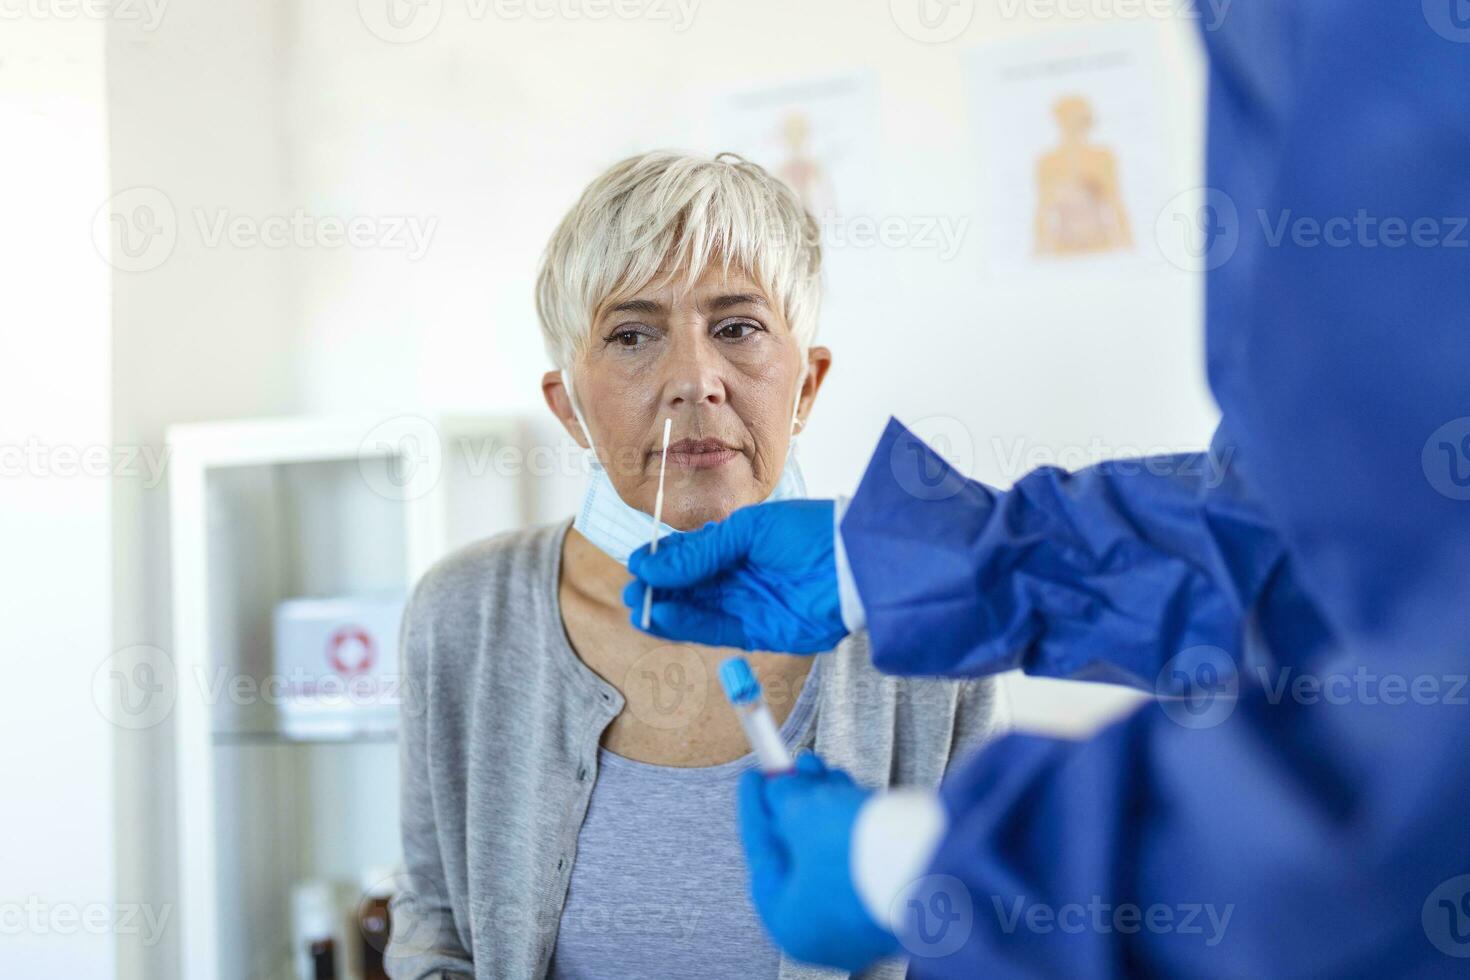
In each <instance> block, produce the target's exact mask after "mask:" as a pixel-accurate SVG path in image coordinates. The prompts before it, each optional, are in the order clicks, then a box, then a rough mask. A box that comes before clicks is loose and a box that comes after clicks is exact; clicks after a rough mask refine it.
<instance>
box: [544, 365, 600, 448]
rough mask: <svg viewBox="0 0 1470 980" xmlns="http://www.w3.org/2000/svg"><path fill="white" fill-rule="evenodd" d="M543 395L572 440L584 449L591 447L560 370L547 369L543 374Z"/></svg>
mask: <svg viewBox="0 0 1470 980" xmlns="http://www.w3.org/2000/svg"><path fill="white" fill-rule="evenodd" d="M541 397H543V398H545V399H546V407H547V408H549V409H551V414H552V415H555V416H556V417H557V419H558V420H559V421H560V422H561V425H562V428H564V429H566V430H567V435H569V436H571V437H572V441H573V442H575V443H576V444H577V445H579V446H581V447H582V448H583V449H591V448H592V447H591V446H589V445H588V444H587V434H586V433H584V432H583V431H582V424H581V423H580V422H578V421H577V413H576V412H574V411H572V395H571V392H569V391H567V386H566V384H565V383H563V382H562V380H561V372H560V371H547V372H546V373H545V374H543V375H541Z"/></svg>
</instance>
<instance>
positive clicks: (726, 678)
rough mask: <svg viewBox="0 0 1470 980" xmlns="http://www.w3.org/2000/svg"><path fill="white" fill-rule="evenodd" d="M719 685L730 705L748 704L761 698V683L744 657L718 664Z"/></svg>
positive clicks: (732, 658)
mask: <svg viewBox="0 0 1470 980" xmlns="http://www.w3.org/2000/svg"><path fill="white" fill-rule="evenodd" d="M720 684H721V686H723V687H724V688H725V697H727V698H729V699H730V703H731V704H749V703H750V702H752V701H754V700H756V699H757V698H759V697H760V696H761V682H760V681H758V680H756V679H755V671H753V670H751V669H750V661H748V660H746V659H745V658H744V657H731V658H730V659H728V660H726V661H725V662H724V663H722V664H720Z"/></svg>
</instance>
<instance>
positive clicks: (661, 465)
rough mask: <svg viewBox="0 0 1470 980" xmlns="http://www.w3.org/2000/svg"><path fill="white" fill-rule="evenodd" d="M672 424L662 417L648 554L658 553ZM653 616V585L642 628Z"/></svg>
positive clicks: (645, 602)
mask: <svg viewBox="0 0 1470 980" xmlns="http://www.w3.org/2000/svg"><path fill="white" fill-rule="evenodd" d="M673 426H674V420H673V419H664V451H663V452H662V453H661V454H660V455H659V457H658V493H657V494H655V495H654V498H653V542H652V543H651V544H649V546H648V553H649V554H650V555H656V554H658V526H659V525H660V524H661V523H663V519H664V470H665V469H666V468H667V467H668V465H669V430H670V429H672V428H673ZM652 616H653V586H651V585H650V586H649V587H648V589H647V590H646V591H645V592H644V593H643V628H644V629H645V630H646V629H648V623H649V620H650V618H651V617H652Z"/></svg>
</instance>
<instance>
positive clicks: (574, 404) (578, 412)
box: [560, 368, 801, 466]
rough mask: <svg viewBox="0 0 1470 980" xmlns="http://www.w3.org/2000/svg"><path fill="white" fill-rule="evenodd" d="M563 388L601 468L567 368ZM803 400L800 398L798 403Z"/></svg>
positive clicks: (562, 377) (562, 383)
mask: <svg viewBox="0 0 1470 980" xmlns="http://www.w3.org/2000/svg"><path fill="white" fill-rule="evenodd" d="M560 374H561V386H562V387H563V388H565V389H566V390H567V401H569V402H571V403H572V414H573V415H575V416H576V417H577V424H578V425H579V426H581V427H582V436H583V438H585V439H586V440H587V449H588V450H589V451H590V452H591V453H592V465H593V466H601V465H602V464H601V462H600V461H599V460H598V458H597V446H596V445H594V444H593V442H592V430H591V429H589V428H587V420H586V419H584V418H582V410H581V409H580V408H578V407H577V393H576V392H575V391H573V390H572V376H571V374H570V373H569V372H568V371H567V369H566V368H561V369H560ZM800 401H801V399H800V398H799V397H798V398H797V402H798V403H800Z"/></svg>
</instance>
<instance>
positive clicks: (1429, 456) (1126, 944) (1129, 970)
mask: <svg viewBox="0 0 1470 980" xmlns="http://www.w3.org/2000/svg"><path fill="white" fill-rule="evenodd" d="M1421 6H1422V9H1421ZM1440 8H1444V9H1440ZM1457 28H1458V31H1459V33H1458V34H1457V33H1456V31H1457ZM1457 38H1458V40H1457ZM1466 40H1470V4H1465V3H1462V2H1461V0H1426V2H1425V3H1423V4H1422V5H1421V4H1420V3H1417V2H1409V3H1398V2H1388V0H1299V2H1295V3H1289V2H1285V0H1277V2H1265V0H1256V2H1254V3H1248V2H1247V0H1241V2H1239V3H1236V4H1235V5H1233V6H1232V8H1231V9H1230V11H1229V13H1228V15H1227V17H1226V18H1225V21H1224V24H1223V27H1222V28H1221V29H1220V30H1218V31H1216V32H1212V33H1207V34H1206V36H1205V41H1206V44H1207V46H1208V49H1209V53H1210V57H1211V79H1210V104H1209V113H1210V118H1209V132H1210V135H1209V177H1208V182H1209V185H1210V186H1211V187H1212V188H1214V189H1216V190H1217V191H1219V192H1222V193H1223V194H1224V195H1225V198H1223V199H1222V198H1219V197H1218V196H1216V197H1215V200H1217V201H1218V200H1228V201H1229V202H1231V203H1232V204H1233V207H1234V211H1235V213H1234V215H1233V216H1232V215H1231V214H1229V213H1228V208H1226V209H1223V210H1222V211H1216V212H1215V213H1214V214H1213V215H1211V216H1210V218H1211V224H1212V225H1213V226H1214V228H1215V230H1216V232H1217V234H1216V236H1215V237H1214V239H1213V246H1212V247H1216V248H1222V247H1223V248H1229V247H1232V240H1233V241H1234V244H1233V248H1234V252H1233V254H1232V255H1230V257H1229V258H1228V260H1226V261H1224V262H1223V264H1220V265H1218V267H1217V268H1215V269H1214V270H1213V271H1212V272H1211V273H1210V276H1209V282H1208V297H1207V306H1208V309H1207V331H1208V356H1209V378H1210V384H1211V386H1212V388H1213V390H1214V393H1215V395H1216V397H1217V399H1218V401H1219V403H1220V405H1221V407H1222V410H1223V413H1224V418H1225V420H1226V421H1225V423H1224V425H1223V426H1222V429H1221V432H1220V433H1219V434H1218V435H1217V438H1216V443H1215V450H1214V454H1215V464H1214V465H1207V461H1205V460H1203V459H1191V458H1189V457H1176V458H1171V459H1159V460H1154V461H1152V464H1153V465H1150V466H1148V467H1143V466H1140V465H1139V464H1137V463H1133V464H1120V463H1113V464H1107V465H1102V466H1098V467H1096V468H1093V469H1090V470H1086V471H1083V472H1080V473H1077V474H1074V475H1068V474H1065V473H1061V472H1058V471H1051V470H1042V471H1039V472H1036V473H1033V474H1031V475H1029V476H1027V477H1026V478H1024V479H1022V480H1021V481H1020V482H1018V483H1017V484H1016V485H1015V486H1014V488H1012V489H1011V490H1009V491H1007V492H1003V493H1002V492H997V491H995V490H991V489H988V488H986V487H983V486H981V485H979V484H976V483H973V482H967V481H963V480H962V479H961V478H959V477H958V476H957V475H955V474H953V473H951V472H948V471H947V470H946V468H945V466H944V464H943V462H942V461H941V460H940V459H939V458H938V457H937V456H935V455H934V454H933V453H931V452H930V451H929V450H928V449H927V448H926V447H924V446H923V444H922V443H920V442H918V441H917V440H914V439H913V438H912V436H910V435H909V434H908V433H907V432H906V431H905V430H904V429H903V428H902V427H901V426H898V425H896V424H894V425H891V426H890V427H889V430H888V432H887V433H886V434H885V436H884V438H883V442H882V443H881V444H880V446H879V448H878V451H877V452H876V453H875V455H874V458H873V463H872V464H871V465H870V467H869V469H868V471H867V474H866V476H865V477H864V480H863V482H862V485H861V487H860V489H859V491H858V493H857V494H856V496H855V497H854V499H853V501H852V502H851V504H850V506H849V509H848V511H847V514H846V517H845V519H844V521H843V525H842V533H843V540H844V542H845V544H846V547H847V551H848V558H849V561H850V562H851V565H852V570H853V574H854V577H855V579H856V581H857V585H858V589H859V592H860V593H861V595H862V598H863V603H864V606H865V608H866V610H867V616H868V623H869V629H870V632H871V636H872V641H873V651H874V660H875V662H876V663H877V664H878V665H879V666H880V667H881V668H883V669H885V670H888V671H891V672H894V673H906V674H907V673H932V674H940V673H942V674H950V675H953V674H969V675H978V674H986V673H991V672H994V671H999V670H1004V669H1008V668H1011V667H1015V666H1021V667H1023V668H1025V669H1026V670H1027V671H1029V672H1031V673H1035V674H1043V675H1052V676H1073V677H1078V676H1080V677H1089V678H1094V679H1101V680H1112V681H1124V682H1130V683H1135V684H1137V685H1139V686H1142V687H1146V688H1150V689H1151V688H1153V687H1154V685H1155V683H1156V680H1157V679H1158V678H1159V677H1160V674H1161V671H1162V672H1163V676H1164V678H1165V686H1166V687H1169V686H1171V682H1170V681H1169V678H1171V677H1182V678H1183V679H1184V680H1183V682H1182V686H1183V688H1184V690H1183V691H1182V692H1181V693H1194V694H1198V693H1199V692H1198V691H1197V690H1196V691H1193V692H1191V691H1190V690H1189V688H1190V685H1191V684H1192V683H1194V682H1195V681H1197V680H1198V678H1197V677H1195V676H1194V675H1192V674H1191V673H1190V670H1191V669H1192V666H1193V665H1194V664H1196V663H1197V661H1196V660H1190V659H1187V657H1188V651H1192V650H1198V649H1200V648H1218V649H1219V650H1220V651H1222V652H1223V654H1224V656H1225V657H1226V658H1227V660H1226V665H1225V668H1224V669H1225V670H1227V671H1228V670H1229V669H1231V666H1232V665H1233V667H1234V669H1235V670H1236V671H1237V677H1236V679H1235V680H1236V683H1238V685H1239V689H1240V697H1239V699H1238V701H1236V702H1235V703H1234V707H1233V710H1231V711H1230V713H1229V715H1228V717H1225V718H1224V719H1223V720H1220V721H1219V722H1218V723H1215V724H1211V725H1207V726H1203V727H1188V726H1187V725H1184V724H1179V723H1176V720H1175V719H1176V718H1179V717H1182V716H1180V715H1179V714H1178V713H1177V710H1176V711H1173V712H1171V711H1170V710H1168V709H1166V708H1165V707H1161V706H1157V705H1151V706H1150V707H1148V708H1147V709H1145V710H1143V711H1141V712H1139V713H1138V714H1136V715H1134V716H1132V717H1130V718H1129V719H1127V720H1126V721H1124V722H1122V723H1120V724H1118V725H1116V726H1114V727H1112V728H1110V729H1109V730H1107V731H1105V732H1104V733H1102V734H1101V735H1100V736H1098V737H1096V738H1094V739H1092V740H1090V741H1087V742H1085V743H1080V744H1077V743H1068V742H1061V741H1054V740H1050V739H1046V738H1038V737H1024V736H1012V737H1010V738H1007V739H1005V740H1003V741H1002V742H1000V743H998V744H997V745H995V746H994V747H992V748H991V749H990V750H988V751H986V752H984V753H982V754H981V755H980V756H978V757H977V758H975V759H974V760H973V761H971V762H970V763H968V764H967V765H966V766H965V767H964V768H963V769H962V770H961V771H959V772H958V773H956V774H955V775H953V776H951V778H950V779H949V780H948V782H947V784H946V786H945V788H944V801H945V806H946V808H947V810H948V812H949V814H950V818H951V826H950V828H949V831H948V833H947V835H946V837H945V839H944V841H943V843H942V844H941V846H940V848H939V850H938V852H937V854H936V856H935V858H934V860H933V864H932V867H931V873H932V874H934V875H948V876H953V877H954V878H956V879H958V880H959V881H960V882H962V883H963V884H964V885H965V886H966V889H967V891H968V893H969V896H970V897H971V899H972V903H973V904H972V908H971V909H970V913H969V914H970V920H969V921H968V923H966V922H963V921H959V920H957V919H955V917H956V916H958V915H960V914H961V912H960V911H959V910H957V909H956V908H955V906H954V905H953V903H952V902H948V901H947V903H946V904H944V905H936V906H935V907H934V909H933V910H932V911H933V913H934V915H935V916H936V917H938V918H935V919H934V920H933V921H939V918H944V917H948V918H949V919H951V920H954V921H955V924H956V926H957V927H959V928H961V929H962V930H963V935H964V936H965V939H964V942H963V944H962V945H961V946H960V947H959V948H958V949H957V950H954V951H953V952H949V953H948V955H945V956H934V955H929V956H916V957H915V959H914V961H913V967H912V971H913V973H914V974H915V975H917V976H919V977H924V978H939V977H945V978H949V977H953V978H966V980H969V978H973V977H987V978H995V980H999V978H1004V977H1042V976H1046V977H1067V978H1092V977H1097V978H1105V977H1107V978H1111V977H1150V976H1157V977H1179V976H1193V977H1200V976H1204V977H1210V976H1218V977H1308V976H1311V977H1363V978H1375V980H1376V978H1384V977H1416V978H1418V977H1449V976H1457V977H1463V976H1466V975H1470V959H1464V958H1459V956H1461V955H1470V896H1467V895H1465V894H1464V892H1462V891H1461V890H1460V889H1459V888H1458V886H1453V885H1452V886H1450V887H1449V889H1448V891H1447V890H1446V889H1445V888H1444V887H1442V885H1443V883H1445V882H1446V881H1447V880H1449V879H1453V878H1455V877H1456V876H1459V875H1467V874H1470V706H1467V704H1466V698H1467V696H1470V690H1467V689H1466V688H1465V686H1464V683H1463V679H1464V677H1465V675H1466V674H1467V673H1470V499H1467V498H1470V248H1467V247H1466V246H1467V245H1470V232H1467V231H1466V228H1465V218H1466V216H1470V109H1467V99H1470V43H1461V42H1462V41H1466ZM1360 216H1361V217H1360ZM1283 217H1284V219H1285V221H1286V222H1287V224H1286V225H1285V226H1284V227H1285V228H1286V232H1285V234H1284V235H1279V234H1278V232H1279V230H1280V229H1281V228H1282V227H1283V225H1282V221H1283ZM1391 218H1392V219H1401V220H1403V221H1404V222H1405V224H1406V226H1409V227H1410V228H1412V226H1413V225H1414V223H1415V222H1416V221H1420V222H1425V221H1427V222H1431V223H1432V228H1431V226H1430V225H1426V224H1422V223H1421V225H1420V226H1419V227H1420V229H1421V231H1422V232H1423V233H1422V234H1419V235H1418V236H1417V239H1416V240H1408V239H1409V236H1406V235H1403V234H1401V233H1400V232H1399V230H1398V226H1397V224H1396V223H1395V224H1392V225H1390V224H1388V223H1386V222H1387V221H1388V219H1391ZM1299 219H1310V220H1309V222H1308V223H1306V224H1301V223H1299ZM1332 219H1347V220H1348V221H1349V222H1353V227H1352V229H1351V230H1350V231H1349V232H1348V240H1347V241H1346V244H1332V243H1326V242H1324V241H1323V240H1321V239H1318V240H1317V241H1316V243H1315V244H1313V243H1312V241H1313V236H1312V235H1311V234H1310V231H1311V228H1312V227H1313V225H1312V223H1311V222H1315V223H1316V225H1317V226H1318V227H1322V228H1324V229H1325V228H1326V223H1327V222H1329V221H1330V220H1332ZM1370 221H1371V222H1373V224H1370V223H1369V222H1370ZM1335 227H1336V228H1337V229H1338V232H1336V233H1334V240H1335V242H1342V241H1343V236H1342V234H1341V232H1340V229H1341V228H1342V224H1341V222H1339V223H1338V224H1337V225H1336V226H1335ZM1365 229H1371V230H1365ZM1431 237H1433V238H1435V239H1436V240H1437V244H1434V245H1429V244H1427V243H1428V242H1429V241H1430V239H1431ZM1395 241H1397V242H1398V244H1393V242H1395ZM1457 420H1458V421H1457ZM1222 465H1223V466H1224V473H1223V475H1221V474H1220V466H1222ZM908 466H912V467H914V469H913V470H911V471H910V470H905V467H908ZM1212 474H1213V475H1212ZM916 480H918V481H920V482H919V483H917V484H916V483H915V481H916ZM946 481H947V482H946ZM916 487H920V488H921V489H920V490H919V492H915V488H916ZM1180 654H1186V661H1185V664H1186V670H1185V671H1184V673H1183V674H1180V673H1178V672H1176V671H1168V670H1165V669H1164V668H1165V666H1166V664H1167V663H1169V662H1170V661H1171V659H1172V658H1175V657H1176V655H1180ZM1303 674H1305V675H1307V677H1308V681H1309V683H1308V685H1307V686H1306V687H1304V688H1300V687H1298V688H1293V686H1292V685H1294V684H1297V683H1298V679H1299V678H1300V677H1301V676H1302V675H1303ZM1394 678H1400V679H1401V680H1402V682H1403V683H1402V684H1400V683H1399V681H1396V680H1394ZM1222 683H1223V680H1222ZM1283 684H1284V685H1285V686H1283ZM1313 684H1321V685H1324V686H1321V687H1315V688H1314V687H1313ZM1416 685H1417V686H1416ZM1431 688H1432V690H1431ZM1313 690H1315V691H1316V692H1317V693H1316V694H1313V693H1312V691H1313ZM1334 692H1335V693H1334ZM1464 891H1465V892H1470V884H1467V885H1466V887H1465V890H1464ZM1098 904H1102V905H1106V906H1109V907H1117V906H1121V905H1124V904H1132V905H1134V906H1136V907H1138V908H1139V909H1141V910H1144V911H1145V912H1146V910H1148V909H1149V908H1150V907H1152V906H1156V905H1159V906H1164V907H1167V908H1168V909H1169V910H1170V916H1169V922H1168V923H1167V924H1166V923H1165V922H1164V919H1163V915H1162V914H1160V916H1159V917H1158V918H1157V919H1156V920H1155V921H1154V924H1153V926H1152V927H1151V926H1149V925H1147V924H1139V925H1136V924H1135V923H1134V921H1133V920H1132V919H1131V918H1129V919H1126V920H1123V921H1121V923H1120V921H1119V920H1116V919H1114V918H1111V917H1109V915H1108V913H1106V912H1104V913H1102V914H1101V915H1097V914H1095V913H1094V912H1092V911H1091V910H1089V911H1087V912H1086V913H1085V915H1086V921H1087V923H1088V927H1086V928H1083V929H1081V930H1080V931H1076V930H1066V929H1063V928H1062V927H1061V925H1060V924H1057V920H1055V919H1048V918H1046V917H1045V916H1042V917H1040V918H1037V919H1034V920H1032V923H1028V921H1027V919H1026V918H1025V915H1026V913H1027V912H1028V911H1029V910H1030V909H1031V908H1032V907H1033V906H1045V907H1046V908H1049V909H1050V910H1051V911H1052V913H1053V914H1055V913H1057V912H1058V911H1059V910H1061V909H1062V908H1063V907H1066V906H1071V905H1080V906H1082V907H1083V908H1084V909H1088V908H1089V906H1096V905H1098ZM1205 905H1211V906H1213V907H1214V909H1215V911H1216V913H1217V914H1219V915H1224V914H1225V910H1226V908H1227V907H1228V908H1229V909H1230V911H1229V919H1228V923H1227V924H1226V926H1225V927H1224V929H1223V932H1220V933H1219V938H1218V941H1217V942H1216V943H1214V944H1213V945H1209V944H1207V940H1208V939H1210V938H1211V934H1212V932H1217V931H1218V930H1212V928H1211V926H1210V925H1208V924H1207V921H1206V916H1205V914H1204V913H1203V912H1201V911H1199V908H1201V907H1203V906H1205ZM1190 909H1196V911H1195V912H1194V918H1192V919H1191V921H1190V927H1191V928H1190V929H1186V928H1184V925H1183V923H1182V921H1181V920H1183V919H1184V918H1185V917H1186V916H1188V915H1189V914H1190V912H1189V910H1190ZM1018 915H1019V918H1018ZM1080 921H1082V920H1081V919H1079V918H1075V917H1074V918H1072V919H1070V920H1068V922H1069V923H1070V924H1071V925H1074V926H1075V925H1076V924H1078V922H1080ZM1048 922H1050V923H1052V925H1051V927H1050V928H1046V924H1047V923H1048ZM1099 922H1101V923H1103V927H1098V925H1097V923H1099ZM1120 925H1121V928H1119V926H1120ZM1135 925H1136V927H1135ZM1033 926H1034V927H1033ZM1201 926H1203V928H1202V929H1201V928H1200V927H1201ZM1008 927H1009V928H1008ZM1193 930H1199V931H1193ZM934 948H935V949H936V950H941V949H942V947H940V946H935V947H934ZM944 951H946V952H947V950H944ZM1452 953H1454V954H1456V955H1451V954H1452Z"/></svg>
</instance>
